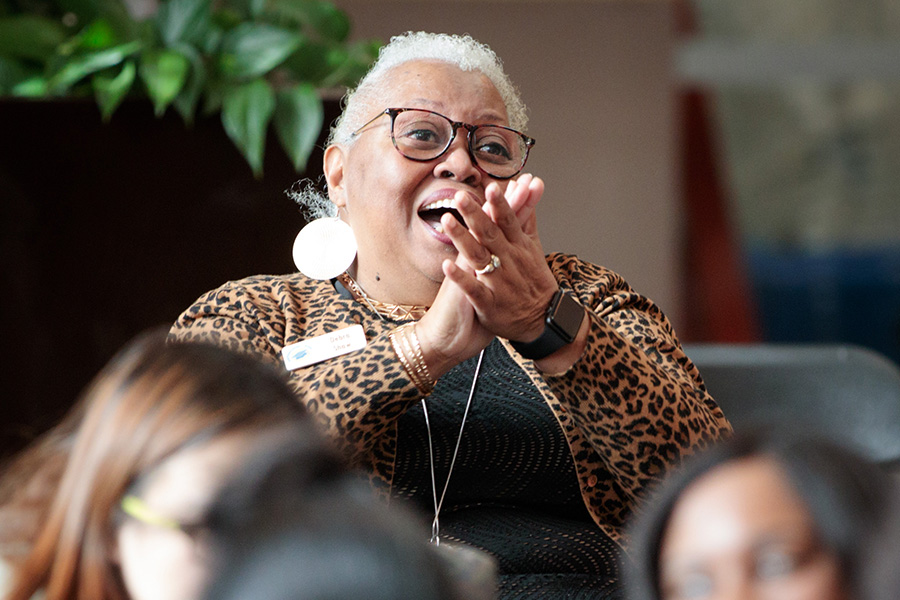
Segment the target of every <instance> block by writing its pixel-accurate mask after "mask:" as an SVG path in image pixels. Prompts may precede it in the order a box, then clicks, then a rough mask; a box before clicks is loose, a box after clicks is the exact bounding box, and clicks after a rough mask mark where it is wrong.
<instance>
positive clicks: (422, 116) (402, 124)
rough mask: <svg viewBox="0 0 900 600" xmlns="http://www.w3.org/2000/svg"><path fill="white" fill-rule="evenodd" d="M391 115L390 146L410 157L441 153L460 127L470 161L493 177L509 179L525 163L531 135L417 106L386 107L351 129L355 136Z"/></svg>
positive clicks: (419, 158)
mask: <svg viewBox="0 0 900 600" xmlns="http://www.w3.org/2000/svg"><path fill="white" fill-rule="evenodd" d="M384 115H390V116H391V141H392V142H393V143H394V148H396V149H397V151H398V152H399V153H400V154H402V155H403V156H405V157H406V158H408V159H410V160H415V161H419V162H427V161H429V160H434V159H436V158H438V157H440V156H441V155H443V154H444V153H445V152H446V151H447V149H448V148H450V144H452V143H453V140H454V139H456V131H457V129H459V128H460V127H464V128H465V130H466V141H467V148H468V150H469V156H470V157H471V159H472V163H473V164H474V165H475V166H476V167H478V168H479V169H480V170H481V171H483V172H485V173H486V174H488V175H490V176H491V177H493V178H494V179H511V178H513V177H515V176H516V175H518V174H519V173H520V172H521V171H522V168H523V167H525V161H526V160H528V153H529V152H530V151H531V147H532V146H534V143H535V140H534V138H530V137H528V136H527V135H525V134H524V133H521V132H518V131H516V130H515V129H510V128H509V127H504V126H502V125H469V124H468V123H461V122H459V121H453V120H451V119H449V118H447V117H445V116H444V115H442V114H440V113H436V112H434V111H431V110H424V109H420V108H387V109H385V110H383V111H382V112H380V113H378V114H377V115H376V116H375V117H374V118H372V119H371V120H369V122H368V123H366V124H365V125H363V126H362V127H360V128H359V129H357V130H356V131H354V132H353V136H356V135H357V134H359V132H361V131H362V130H363V129H365V128H366V127H368V126H369V125H371V124H372V123H373V122H374V121H375V120H377V119H379V118H381V117H382V116H384Z"/></svg>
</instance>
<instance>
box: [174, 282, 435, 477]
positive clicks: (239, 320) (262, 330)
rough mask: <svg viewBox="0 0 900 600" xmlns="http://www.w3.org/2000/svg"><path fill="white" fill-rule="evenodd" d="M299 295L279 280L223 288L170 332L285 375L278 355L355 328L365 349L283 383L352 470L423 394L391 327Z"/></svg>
mask: <svg viewBox="0 0 900 600" xmlns="http://www.w3.org/2000/svg"><path fill="white" fill-rule="evenodd" d="M302 296H303V295H302V294H301V293H298V291H297V290H295V289H292V288H291V286H290V285H289V284H288V283H286V282H284V281H280V280H278V279H277V278H268V279H267V278H263V277H258V278H249V279H246V280H242V281H240V282H229V283H226V284H225V285H223V286H221V287H220V288H218V289H216V290H213V291H211V292H209V293H207V294H205V295H203V296H201V297H200V298H199V299H198V300H197V301H196V302H195V303H194V304H193V305H192V306H190V307H189V308H188V309H187V310H186V311H184V312H183V313H182V314H181V316H179V318H178V320H177V321H176V322H175V324H174V325H173V326H172V328H171V330H170V338H171V339H175V340H179V341H191V342H207V343H212V344H216V345H218V346H222V347H225V348H229V349H231V350H234V351H238V352H244V353H247V354H251V355H254V356H257V357H258V358H260V359H261V360H263V361H264V362H268V363H270V364H273V365H276V366H278V367H280V368H283V362H282V359H281V349H282V348H283V347H285V346H287V345H290V344H292V343H295V342H299V341H301V340H303V339H306V338H308V337H313V336H315V335H319V334H321V333H327V332H330V331H334V330H336V329H340V328H342V327H347V326H349V325H354V324H357V323H359V324H362V325H363V326H364V328H365V333H366V339H367V344H366V347H365V348H363V349H361V350H357V351H354V352H350V353H348V354H344V355H341V356H338V357H335V358H332V359H329V360H326V361H323V362H320V363H316V364H313V365H310V366H308V367H304V368H300V369H296V370H294V371H288V372H287V376H288V378H289V383H290V385H291V387H292V388H293V389H294V391H295V393H296V394H297V397H298V398H299V399H300V400H301V401H302V402H303V403H304V404H305V405H306V406H307V408H309V410H310V412H311V413H312V414H314V415H315V417H316V419H317V420H318V421H319V422H320V423H321V425H322V426H323V428H324V430H325V431H326V432H327V433H328V434H329V435H330V436H331V437H333V438H334V439H335V441H336V442H337V443H338V445H339V446H340V447H341V448H342V450H343V451H344V453H345V455H346V456H347V458H348V459H349V460H350V462H351V463H352V464H354V465H360V464H368V463H370V462H371V461H372V460H373V457H372V456H371V453H372V452H378V447H379V446H381V445H382V444H384V443H389V442H390V440H391V439H393V433H392V432H393V430H394V423H395V421H396V419H397V418H398V417H399V416H400V415H401V414H403V413H404V412H405V411H406V410H407V409H408V408H409V406H410V405H411V404H412V403H413V402H415V401H416V400H418V399H419V398H420V397H421V395H420V394H419V392H418V390H417V389H416V387H415V385H414V384H413V383H412V382H411V381H410V380H409V378H408V376H407V374H406V372H405V371H404V369H403V366H402V364H401V363H400V361H399V360H398V359H397V358H396V355H395V353H394V350H393V348H392V346H391V342H390V339H389V338H388V334H389V333H390V331H391V329H392V328H393V327H394V326H395V325H393V324H391V323H382V322H380V321H373V320H372V319H371V318H368V317H367V316H366V315H365V314H364V313H363V312H362V311H361V310H359V309H357V308H350V309H348V310H329V309H328V307H326V306H320V305H324V304H326V303H316V305H315V306H310V305H307V304H304V303H303V302H302V301H301V300H300V298H301V297H302Z"/></svg>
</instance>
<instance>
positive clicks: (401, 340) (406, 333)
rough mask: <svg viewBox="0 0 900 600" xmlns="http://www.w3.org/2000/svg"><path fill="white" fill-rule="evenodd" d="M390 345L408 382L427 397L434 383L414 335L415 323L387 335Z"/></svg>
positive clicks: (417, 338) (417, 339)
mask: <svg viewBox="0 0 900 600" xmlns="http://www.w3.org/2000/svg"><path fill="white" fill-rule="evenodd" d="M389 337H390V339H391V345H392V346H393V347H394V352H396V353H397V358H399V359H400V364H402V365H403V368H404V370H406V373H407V375H409V378H410V380H411V381H412V382H413V384H415V386H416V388H418V390H419V391H420V392H422V394H423V395H425V396H427V395H428V394H430V393H431V391H432V390H433V389H434V384H435V383H436V381H435V379H434V377H432V376H431V373H430V372H429V371H428V365H427V364H426V363H425V356H424V355H423V354H422V346H421V345H420V344H419V337H418V336H417V335H416V330H415V323H406V324H405V325H401V326H400V327H398V328H397V329H395V330H394V331H392V332H391V333H390V335H389Z"/></svg>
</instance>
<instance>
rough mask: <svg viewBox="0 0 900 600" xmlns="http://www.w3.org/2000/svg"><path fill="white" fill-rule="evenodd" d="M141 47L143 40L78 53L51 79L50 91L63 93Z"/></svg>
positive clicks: (119, 61)
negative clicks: (97, 50) (86, 52)
mask: <svg viewBox="0 0 900 600" xmlns="http://www.w3.org/2000/svg"><path fill="white" fill-rule="evenodd" d="M140 49H141V42H128V43H127V44H121V45H119V46H114V47H112V48H108V49H106V50H100V51H99V52H91V53H89V54H82V55H77V56H74V57H71V58H69V59H68V60H66V61H65V63H64V64H63V66H62V68H61V69H60V70H59V71H58V72H57V73H56V74H55V75H54V76H53V77H52V78H51V79H50V84H49V85H50V91H51V92H53V93H62V92H64V91H65V90H66V89H68V88H69V87H71V86H72V84H74V83H76V82H77V81H79V80H81V79H83V78H84V77H87V76H88V75H90V74H91V73H96V72H97V71H102V70H103V69H108V68H109V67H114V66H116V65H118V64H120V63H121V62H122V61H124V60H125V59H126V58H128V57H129V56H131V55H132V54H135V53H137V52H138V51H140Z"/></svg>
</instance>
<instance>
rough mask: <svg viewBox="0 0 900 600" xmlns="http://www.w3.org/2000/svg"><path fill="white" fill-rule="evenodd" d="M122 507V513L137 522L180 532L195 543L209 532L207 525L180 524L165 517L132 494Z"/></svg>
mask: <svg viewBox="0 0 900 600" xmlns="http://www.w3.org/2000/svg"><path fill="white" fill-rule="evenodd" d="M120 506H121V508H122V512H124V513H125V514H126V515H128V516H129V517H131V518H132V519H134V520H136V521H139V522H141V523H145V524H147V525H152V526H154V527H160V528H162V529H169V530H172V531H180V532H182V533H184V534H186V535H187V536H188V537H190V538H191V539H192V540H194V541H196V540H197V539H198V537H200V534H201V533H202V532H204V531H206V530H207V525H206V523H179V522H178V521H176V520H175V519H171V518H169V517H165V516H163V515H161V514H159V513H158V512H156V511H155V510H153V509H152V508H150V507H149V506H147V504H146V503H145V502H144V501H143V500H141V499H140V498H138V497H137V496H132V495H131V494H128V495H126V496H125V497H123V498H122V502H121V504H120Z"/></svg>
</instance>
